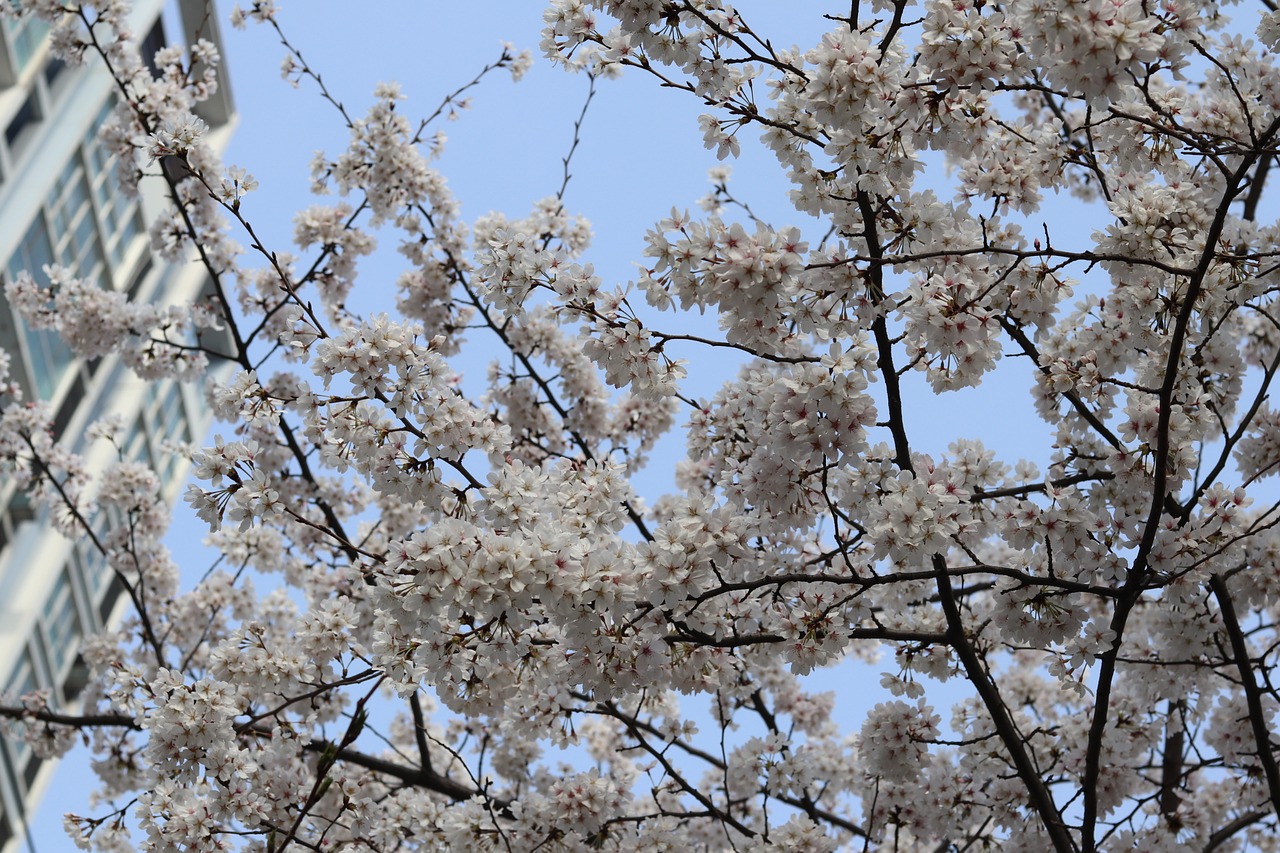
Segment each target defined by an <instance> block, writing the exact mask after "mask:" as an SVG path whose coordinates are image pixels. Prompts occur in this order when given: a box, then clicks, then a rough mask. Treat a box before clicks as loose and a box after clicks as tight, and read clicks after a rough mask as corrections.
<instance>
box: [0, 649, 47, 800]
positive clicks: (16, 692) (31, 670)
mask: <svg viewBox="0 0 1280 853" xmlns="http://www.w3.org/2000/svg"><path fill="white" fill-rule="evenodd" d="M38 686H39V685H38V684H37V682H36V667H35V660H34V658H32V656H31V649H30V647H28V648H26V649H23V652H22V657H20V658H18V665H17V666H16V667H15V668H14V670H13V674H12V675H10V676H9V681H8V682H7V683H6V684H5V688H4V692H5V694H6V697H7V698H11V699H17V698H18V697H20V696H25V695H26V694H28V693H30V692H32V691H33V690H35V689H36V688H37V687H38ZM5 740H6V742H7V743H8V745H9V755H10V756H11V757H12V759H13V766H14V767H16V768H19V769H20V770H21V771H22V773H23V776H24V778H25V777H26V775H27V772H28V770H29V769H30V767H31V759H33V758H35V755H34V754H33V753H32V751H31V745H30V744H28V743H27V742H26V741H23V740H21V739H19V738H5ZM36 769H37V770H38V769H39V766H38V765H37V767H36ZM27 784H28V785H30V784H31V783H30V781H28V782H27Z"/></svg>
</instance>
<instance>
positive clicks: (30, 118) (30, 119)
mask: <svg viewBox="0 0 1280 853" xmlns="http://www.w3.org/2000/svg"><path fill="white" fill-rule="evenodd" d="M39 120H40V107H39V105H38V104H37V102H36V92H35V90H34V89H32V90H31V91H30V92H28V93H27V97H26V99H25V100H24V101H23V102H22V106H20V107H18V111H17V112H16V113H14V116H13V118H12V119H10V121H9V124H8V126H7V127H5V129H4V141H5V142H7V143H8V144H9V147H10V148H13V147H14V146H15V145H17V143H18V140H19V139H21V138H22V136H23V134H25V133H26V131H27V129H28V128H30V127H32V126H34V125H35V123H36V122H38V121H39Z"/></svg>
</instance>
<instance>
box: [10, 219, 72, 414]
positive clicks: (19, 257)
mask: <svg viewBox="0 0 1280 853" xmlns="http://www.w3.org/2000/svg"><path fill="white" fill-rule="evenodd" d="M55 260H58V261H60V260H61V259H60V258H55V256H54V253H53V244H52V242H51V241H50V240H49V229H48V226H46V225H45V222H44V217H43V216H40V215H37V216H36V219H35V221H34V222H32V223H31V227H30V228H28V229H27V233H26V236H25V237H23V238H22V243H21V244H20V245H19V246H18V248H17V251H15V252H14V253H13V257H11V258H10V259H9V269H8V273H9V277H10V279H14V278H17V276H18V274H19V273H21V272H23V271H28V272H30V273H31V276H32V277H33V278H34V279H35V280H36V281H37V282H39V283H40V284H43V285H45V286H48V284H49V279H48V277H47V276H45V274H44V267H45V265H46V264H52V263H54V262H55ZM14 325H15V326H16V327H17V328H18V329H19V334H20V335H21V336H22V339H23V343H25V345H26V346H25V349H26V353H27V357H28V360H29V364H28V367H29V368H30V370H31V379H32V381H33V383H34V385H35V392H36V394H37V395H38V396H39V397H40V398H41V399H43V400H48V399H51V398H52V397H53V395H54V393H55V392H56V391H57V389H58V385H59V384H60V383H61V381H62V378H63V377H64V376H66V375H67V371H68V370H70V369H71V367H72V365H74V364H75V356H74V355H73V354H72V353H71V350H70V349H69V348H68V347H67V345H66V344H64V343H63V342H62V339H61V338H60V337H58V334H57V333H56V332H54V331H53V330H51V329H32V328H29V327H28V326H27V324H26V323H25V322H24V321H23V320H22V318H21V317H19V316H17V314H16V313H15V314H14Z"/></svg>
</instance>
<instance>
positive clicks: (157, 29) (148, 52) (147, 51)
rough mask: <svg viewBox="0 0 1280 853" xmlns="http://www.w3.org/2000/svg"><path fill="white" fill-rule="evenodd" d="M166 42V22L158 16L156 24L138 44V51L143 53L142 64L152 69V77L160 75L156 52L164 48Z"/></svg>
mask: <svg viewBox="0 0 1280 853" xmlns="http://www.w3.org/2000/svg"><path fill="white" fill-rule="evenodd" d="M166 44H167V42H166V41H165V40H164V22H163V21H162V20H161V19H160V18H156V22H155V24H154V25H153V26H152V27H151V29H150V31H148V32H147V35H146V37H145V38H144V39H143V40H142V41H141V42H140V43H139V44H138V51H139V52H140V53H141V54H142V64H143V65H145V66H147V68H148V69H149V70H150V71H151V76H152V77H159V76H160V68H159V67H158V66H157V65H156V54H157V53H158V52H159V51H161V50H164V48H165V45H166Z"/></svg>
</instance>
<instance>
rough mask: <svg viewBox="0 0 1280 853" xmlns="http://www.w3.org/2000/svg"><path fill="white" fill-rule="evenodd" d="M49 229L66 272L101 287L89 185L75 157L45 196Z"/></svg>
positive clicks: (98, 246) (99, 251)
mask: <svg viewBox="0 0 1280 853" xmlns="http://www.w3.org/2000/svg"><path fill="white" fill-rule="evenodd" d="M49 226H50V229H49V230H50V233H51V235H52V236H53V239H54V248H55V252H54V255H55V257H57V259H58V263H59V264H60V265H62V266H64V267H66V268H68V269H70V270H71V271H72V273H73V275H75V277H76V278H83V279H88V280H90V281H95V282H97V283H98V284H102V283H103V279H104V278H105V276H104V275H103V273H104V271H105V267H106V259H105V258H104V257H103V254H102V243H101V241H100V240H99V239H98V226H97V223H96V222H95V221H94V215H93V205H92V203H91V202H90V201H89V182H88V180H87V179H86V177H85V173H84V168H83V167H81V165H80V158H79V157H73V158H72V159H71V162H69V163H68V164H67V165H66V168H64V169H63V170H62V174H60V175H59V176H58V180H57V183H55V184H54V186H53V192H52V194H51V195H50V197H49Z"/></svg>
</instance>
